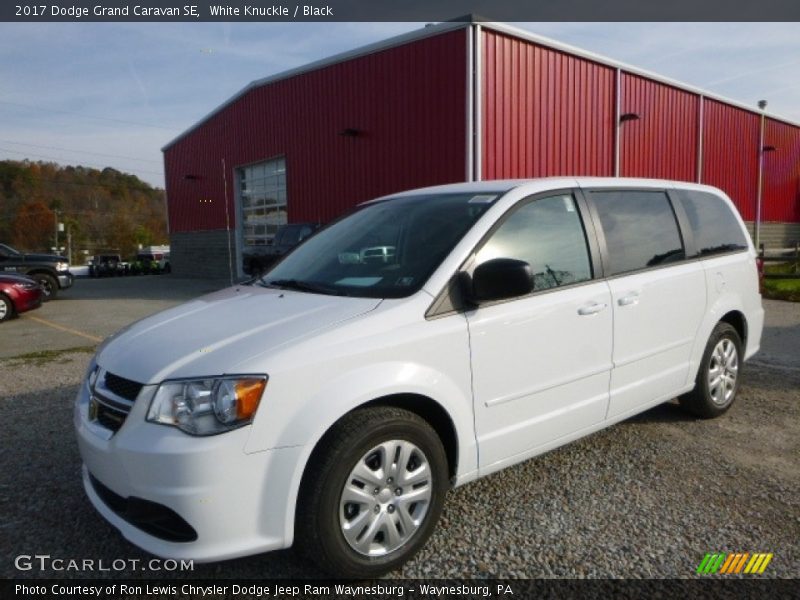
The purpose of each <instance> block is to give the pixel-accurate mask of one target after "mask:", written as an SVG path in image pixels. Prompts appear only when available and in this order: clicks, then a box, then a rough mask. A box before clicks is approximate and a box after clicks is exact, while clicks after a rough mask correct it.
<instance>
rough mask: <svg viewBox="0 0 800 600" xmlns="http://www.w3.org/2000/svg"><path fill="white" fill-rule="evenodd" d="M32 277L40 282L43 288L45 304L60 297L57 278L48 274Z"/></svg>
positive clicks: (37, 274) (38, 274)
mask: <svg viewBox="0 0 800 600" xmlns="http://www.w3.org/2000/svg"><path fill="white" fill-rule="evenodd" d="M32 277H33V278H34V279H35V280H36V281H38V282H39V285H40V286H42V289H43V290H44V294H43V295H42V301H43V302H47V301H48V300H52V299H53V298H55V297H56V296H57V295H58V281H57V280H56V278H55V277H53V276H52V275H48V274H47V273H36V275H32Z"/></svg>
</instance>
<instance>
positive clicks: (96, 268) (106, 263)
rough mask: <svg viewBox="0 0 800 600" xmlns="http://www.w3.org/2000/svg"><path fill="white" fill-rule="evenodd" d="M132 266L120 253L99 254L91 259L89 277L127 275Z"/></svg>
mask: <svg viewBox="0 0 800 600" xmlns="http://www.w3.org/2000/svg"><path fill="white" fill-rule="evenodd" d="M129 270H130V267H129V265H128V263H126V262H124V261H123V260H122V257H120V255H119V254H97V255H95V256H93V257H92V260H91V261H89V277H113V276H114V275H127V274H128V271H129Z"/></svg>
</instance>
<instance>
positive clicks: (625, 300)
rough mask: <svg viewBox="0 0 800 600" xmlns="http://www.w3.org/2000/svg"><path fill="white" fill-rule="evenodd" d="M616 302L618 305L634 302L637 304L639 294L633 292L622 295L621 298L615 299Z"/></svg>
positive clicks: (629, 304)
mask: <svg viewBox="0 0 800 600" xmlns="http://www.w3.org/2000/svg"><path fill="white" fill-rule="evenodd" d="M617 304H619V305H620V306H632V305H634V304H639V294H638V293H636V292H633V293H632V294H628V295H627V296H623V297H622V298H620V299H619V300H617Z"/></svg>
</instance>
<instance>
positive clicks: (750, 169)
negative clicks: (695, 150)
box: [702, 98, 761, 221]
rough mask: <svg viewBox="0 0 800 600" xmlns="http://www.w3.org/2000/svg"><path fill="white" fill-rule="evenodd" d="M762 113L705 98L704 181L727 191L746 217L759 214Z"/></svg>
mask: <svg viewBox="0 0 800 600" xmlns="http://www.w3.org/2000/svg"><path fill="white" fill-rule="evenodd" d="M760 121H761V119H760V117H759V116H758V115H756V114H754V113H750V112H747V111H746V110H742V109H741V108H737V107H735V106H730V105H728V104H724V103H722V102H718V101H716V100H711V99H709V98H704V99H703V167H702V181H703V183H707V184H708V185H713V186H716V187H718V188H720V189H722V190H724V191H725V193H727V194H728V195H729V196H730V197H731V199H732V200H733V202H734V203H735V204H736V206H737V207H738V208H739V212H740V213H741V214H742V218H743V219H745V220H746V221H752V220H754V219H755V218H756V209H755V207H756V192H757V187H758V140H759V128H760Z"/></svg>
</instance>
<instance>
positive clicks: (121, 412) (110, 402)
mask: <svg viewBox="0 0 800 600" xmlns="http://www.w3.org/2000/svg"><path fill="white" fill-rule="evenodd" d="M101 377H102V378H101V379H98V381H97V383H96V384H95V387H94V389H93V390H92V398H91V403H90V405H89V418H90V419H91V420H92V421H96V422H97V423H99V424H100V425H102V426H103V427H105V428H106V429H109V430H111V431H113V432H114V433H116V432H117V431H119V429H120V427H122V424H123V423H124V422H125V418H126V417H127V416H128V413H129V412H131V408H133V403H134V401H135V400H136V397H137V396H138V395H139V392H140V391H141V389H142V387H144V386H143V384H141V383H137V382H135V381H131V380H130V379H125V378H124V377H120V376H119V375H114V374H113V373H105V374H104V375H102V376H101Z"/></svg>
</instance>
